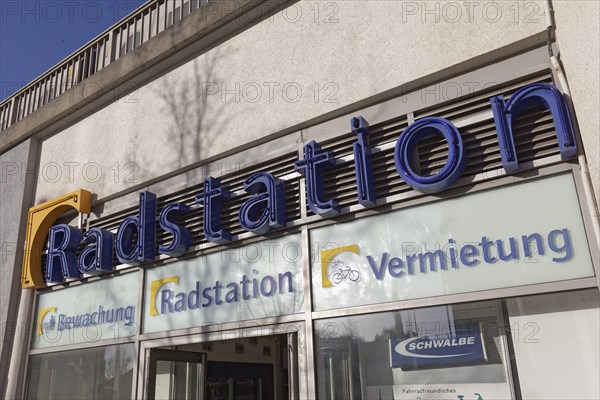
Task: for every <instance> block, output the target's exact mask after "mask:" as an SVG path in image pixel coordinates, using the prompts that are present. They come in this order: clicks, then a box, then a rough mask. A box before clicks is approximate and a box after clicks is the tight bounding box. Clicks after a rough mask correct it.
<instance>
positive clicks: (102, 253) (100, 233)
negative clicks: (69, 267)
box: [79, 228, 113, 275]
mask: <svg viewBox="0 0 600 400" xmlns="http://www.w3.org/2000/svg"><path fill="white" fill-rule="evenodd" d="M82 241H83V242H84V243H90V245H89V246H86V247H85V248H84V249H83V251H82V252H81V253H80V254H79V270H80V271H81V272H82V273H84V274H90V275H100V274H104V273H107V272H110V271H112V270H113V259H112V257H113V234H112V233H110V232H109V231H107V230H105V229H101V228H91V229H89V230H88V231H87V232H85V233H84V234H83V238H82Z"/></svg>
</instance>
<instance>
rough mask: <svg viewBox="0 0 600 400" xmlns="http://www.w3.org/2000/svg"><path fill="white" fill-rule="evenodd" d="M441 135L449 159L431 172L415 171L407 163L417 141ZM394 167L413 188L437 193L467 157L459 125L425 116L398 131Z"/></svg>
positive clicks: (458, 173)
mask: <svg viewBox="0 0 600 400" xmlns="http://www.w3.org/2000/svg"><path fill="white" fill-rule="evenodd" d="M437 135H442V136H443V137H444V139H446V142H447V143H448V160H447V161H446V165H444V168H442V170H441V171H440V172H438V173H437V174H435V175H431V176H422V175H419V174H418V173H416V172H415V171H414V170H413V168H412V167H411V165H410V160H412V157H413V156H412V155H413V152H414V151H415V150H416V148H417V145H418V144H419V142H420V141H421V140H423V139H425V138H428V137H430V136H437ZM394 161H395V163H396V170H397V171H398V174H400V177H402V179H403V180H404V181H405V182H406V183H408V184H409V185H410V186H411V187H412V188H413V189H416V190H419V191H421V192H423V193H437V192H441V191H442V190H444V189H447V188H448V187H450V186H452V184H454V182H456V181H457V180H458V178H460V176H461V175H462V173H463V171H464V170H465V165H466V161H467V157H466V155H465V151H464V147H463V142H462V138H461V137H460V133H458V129H456V127H455V126H454V125H453V124H452V123H451V122H450V121H448V120H447V119H444V118H438V117H427V118H423V119H420V120H418V121H416V122H413V123H412V124H410V125H409V126H408V127H407V128H406V130H404V132H402V133H401V134H400V138H398V142H396V148H395V150H394Z"/></svg>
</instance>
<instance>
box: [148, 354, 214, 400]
mask: <svg viewBox="0 0 600 400" xmlns="http://www.w3.org/2000/svg"><path fill="white" fill-rule="evenodd" d="M205 382H206V353H197V352H190V351H178V350H163V349H151V350H150V357H149V366H148V386H147V393H148V399H149V400H159V399H160V400H204V399H205V391H206V384H205Z"/></svg>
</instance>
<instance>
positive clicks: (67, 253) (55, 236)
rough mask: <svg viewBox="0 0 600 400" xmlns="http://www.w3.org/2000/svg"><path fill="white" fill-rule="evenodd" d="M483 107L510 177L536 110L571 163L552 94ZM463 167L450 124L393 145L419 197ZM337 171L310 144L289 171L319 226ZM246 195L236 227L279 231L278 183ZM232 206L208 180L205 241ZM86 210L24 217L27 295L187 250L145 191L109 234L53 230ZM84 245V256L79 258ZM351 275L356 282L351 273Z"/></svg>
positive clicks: (365, 143) (258, 178) (86, 197)
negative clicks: (437, 151)
mask: <svg viewBox="0 0 600 400" xmlns="http://www.w3.org/2000/svg"><path fill="white" fill-rule="evenodd" d="M490 102H491V108H492V111H493V115H494V122H495V125H496V131H497V135H498V143H499V145H500V154H501V157H502V164H503V166H504V168H505V170H506V171H507V172H509V173H510V172H514V171H517V170H518V169H519V160H518V158H517V152H516V149H515V139H514V132H513V124H514V120H515V119H516V118H517V117H518V116H519V114H520V113H521V111H522V110H524V109H525V108H527V107H529V106H531V105H534V104H537V105H541V106H542V107H544V108H546V109H548V110H549V111H550V113H551V115H552V118H553V121H554V125H555V128H556V138H557V141H558V146H559V149H560V154H561V156H562V158H563V159H569V158H572V157H574V156H576V155H577V144H576V141H575V136H574V133H573V126H572V123H571V118H570V115H569V111H568V107H567V103H566V101H565V99H564V96H563V95H562V93H561V92H560V91H559V90H558V89H557V88H556V87H555V86H553V85H550V84H546V83H534V84H530V85H527V86H525V87H523V88H521V89H519V90H517V91H516V92H515V93H514V94H513V95H512V96H511V97H510V99H509V100H508V101H507V102H506V103H505V99H504V97H503V96H496V97H493V98H491V99H490ZM351 129H352V131H353V132H354V133H355V134H356V135H357V140H356V142H355V143H354V145H353V147H354V164H355V175H356V188H357V198H358V202H359V203H360V204H361V205H363V206H365V207H370V206H373V205H375V204H376V202H377V198H376V196H375V180H374V175H373V165H372V159H371V147H370V145H369V125H368V123H367V121H365V120H364V119H363V118H362V117H356V118H352V119H351ZM430 136H442V137H443V138H444V139H445V141H446V142H447V143H448V157H447V160H446V161H445V164H444V166H443V168H442V169H441V170H440V171H439V172H437V173H435V174H434V175H431V176H423V175H420V174H419V173H418V172H416V171H414V169H413V167H412V166H411V160H412V159H413V157H414V153H415V151H416V149H417V146H418V144H419V142H420V141H422V140H423V139H425V138H428V137H430ZM466 160H467V151H466V146H465V145H464V143H463V141H462V137H461V135H460V133H459V131H458V129H457V128H456V126H454V125H453V124H452V122H450V121H448V120H446V119H444V118H439V117H426V118H422V119H419V120H417V121H415V122H413V123H412V124H410V125H409V126H408V127H407V128H406V129H405V130H404V131H403V132H402V134H401V135H400V136H399V137H398V140H397V141H396V145H395V149H394V163H395V166H396V170H397V172H398V174H399V175H400V177H401V178H402V179H403V180H404V181H405V182H406V183H407V184H408V185H410V186H411V187H412V188H414V189H416V190H419V191H421V192H423V193H438V192H440V191H443V190H445V189H447V188H449V187H451V186H452V185H453V184H454V183H455V182H456V181H457V180H458V179H459V178H460V177H461V176H462V174H463V172H464V169H465V165H466ZM335 161H336V160H335V157H334V156H333V154H332V153H331V152H328V151H323V150H322V149H321V147H320V145H319V144H318V143H316V142H315V141H310V142H308V143H306V145H305V146H304V158H303V159H300V160H298V161H296V162H295V163H294V169H295V170H296V171H297V172H298V173H300V174H301V175H302V176H303V177H304V180H305V184H306V203H307V205H308V207H309V208H310V209H311V210H312V212H313V213H315V214H317V215H320V216H322V217H325V218H330V217H334V216H336V215H338V214H339V213H340V212H341V208H340V205H339V203H338V202H337V201H336V199H326V198H325V197H324V193H325V171H326V170H327V169H329V168H332V167H333V166H334V165H335ZM243 190H244V191H245V192H247V193H249V194H250V195H251V196H250V197H249V199H247V200H246V201H245V202H244V203H243V204H242V206H241V208H240V211H239V223H240V226H241V227H242V228H243V229H244V230H246V231H248V232H252V233H255V234H257V235H263V234H265V233H267V232H268V231H270V230H272V229H280V228H283V227H285V226H286V224H287V221H286V212H285V187H284V182H282V181H281V180H280V179H278V178H276V177H275V176H273V175H272V174H270V173H268V172H255V173H253V174H252V175H250V176H249V177H247V179H246V180H245V181H244V184H243ZM232 196H233V195H232V193H231V192H230V191H229V190H228V189H227V188H226V187H224V186H222V185H221V182H220V181H219V180H218V179H216V178H214V177H208V178H207V179H206V180H205V181H204V184H203V190H202V191H201V192H200V193H198V194H197V195H196V197H195V205H196V206H198V207H202V209H203V233H204V237H205V238H206V239H207V240H208V241H211V242H214V243H229V242H231V241H232V240H233V236H232V234H231V232H230V231H228V230H226V229H224V228H223V227H222V225H221V206H222V204H223V203H224V202H227V201H229V200H230V199H231V198H232ZM90 206H91V193H89V192H87V191H84V190H79V191H77V192H73V193H71V194H68V195H65V196H63V197H62V198H59V199H54V200H51V201H49V202H46V203H44V204H40V205H38V206H36V207H33V208H32V209H30V211H29V218H28V230H27V235H26V246H25V249H26V250H25V257H24V261H23V273H22V278H21V282H22V285H23V287H24V288H40V287H44V286H45V285H46V283H47V282H51V283H61V282H64V281H65V280H67V279H77V278H80V277H81V276H82V275H84V274H88V275H90V274H91V275H101V274H104V273H107V272H110V271H112V270H113V269H114V264H113V252H114V254H115V255H116V257H117V259H118V260H119V262H120V263H121V264H129V265H142V264H145V263H151V262H154V261H156V258H157V255H158V254H162V255H166V256H170V257H178V256H181V255H182V254H184V253H185V252H186V251H187V250H188V248H189V247H190V244H191V233H190V231H189V230H188V229H186V227H184V226H182V225H180V224H178V223H177V220H178V218H180V217H181V216H183V215H186V214H188V213H189V212H190V205H189V204H185V203H183V202H173V203H169V204H167V205H165V206H164V207H163V208H162V210H158V209H157V198H156V195H155V194H154V193H152V192H149V191H145V192H142V193H140V201H139V210H138V213H137V214H136V215H131V216H128V217H127V218H125V219H124V220H123V221H122V222H121V223H120V224H119V226H118V228H117V230H116V233H113V232H110V231H108V230H106V229H102V228H99V227H93V228H90V229H88V230H87V231H85V232H84V233H82V232H81V231H80V230H79V229H77V228H75V227H72V226H69V225H65V224H59V225H56V226H52V224H53V223H54V222H55V221H56V219H57V218H58V217H60V215H61V214H62V213H63V212H64V211H66V210H68V209H69V208H74V209H76V210H77V211H79V212H86V213H89V212H90ZM157 226H158V227H160V229H161V230H162V231H164V232H165V233H167V234H168V235H169V236H170V237H172V240H171V242H170V243H169V244H164V245H160V246H158V249H157V246H156V241H157ZM46 237H48V238H49V244H48V255H47V267H46V273H45V276H42V273H41V271H42V267H41V252H42V249H43V247H44V242H45V240H46ZM82 245H83V246H84V248H83V249H82V250H81V251H78V250H79V248H80V247H81V246H82ZM157 250H158V252H157ZM157 253H158V254H157ZM348 275H349V276H350V277H351V278H353V277H356V274H354V273H352V274H350V273H348ZM340 276H341V275H340Z"/></svg>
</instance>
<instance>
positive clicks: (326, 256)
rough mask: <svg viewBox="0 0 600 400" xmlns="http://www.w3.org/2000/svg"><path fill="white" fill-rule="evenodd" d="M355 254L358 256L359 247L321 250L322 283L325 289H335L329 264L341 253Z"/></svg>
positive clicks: (351, 246) (352, 245) (353, 245)
mask: <svg viewBox="0 0 600 400" xmlns="http://www.w3.org/2000/svg"><path fill="white" fill-rule="evenodd" d="M346 252H350V253H354V254H358V245H357V244H351V245H349V246H344V247H337V248H335V249H329V250H321V282H322V284H323V287H324V288H330V287H333V283H331V281H330V280H329V275H328V274H327V270H328V269H329V263H330V262H331V260H333V259H334V258H335V256H337V255H338V254H340V253H346Z"/></svg>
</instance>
